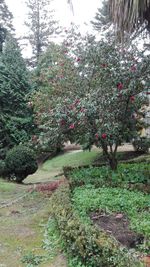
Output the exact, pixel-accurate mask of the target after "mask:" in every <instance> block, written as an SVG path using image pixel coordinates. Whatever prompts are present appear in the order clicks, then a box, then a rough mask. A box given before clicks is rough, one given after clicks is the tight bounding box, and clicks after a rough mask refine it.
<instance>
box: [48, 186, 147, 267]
mask: <svg viewBox="0 0 150 267" xmlns="http://www.w3.org/2000/svg"><path fill="white" fill-rule="evenodd" d="M51 212H52V214H53V216H54V218H55V220H56V222H57V225H58V229H59V231H60V234H61V237H62V240H63V242H64V246H65V249H66V251H67V252H68V253H71V255H72V256H74V257H78V258H79V260H80V261H81V262H82V263H83V264H84V266H86V267H125V266H126V267H140V266H143V264H142V263H141V262H139V260H138V259H137V258H136V257H135V256H134V255H131V254H130V253H129V251H128V250H127V249H125V248H123V247H121V246H120V245H119V243H118V242H117V241H116V240H115V239H113V237H110V236H108V235H107V234H106V233H105V232H104V231H100V230H99V229H98V228H97V227H96V226H94V225H92V224H91V225H89V224H84V223H83V222H81V220H80V218H79V216H78V215H77V213H76V212H75V211H74V210H73V207H72V204H71V192H70V189H69V186H68V185H63V186H60V187H59V189H57V190H56V192H55V193H54V194H53V196H52V205H51Z"/></svg>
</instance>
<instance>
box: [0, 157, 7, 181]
mask: <svg viewBox="0 0 150 267" xmlns="http://www.w3.org/2000/svg"><path fill="white" fill-rule="evenodd" d="M5 175H6V165H5V161H4V160H0V176H1V177H4V176H5Z"/></svg>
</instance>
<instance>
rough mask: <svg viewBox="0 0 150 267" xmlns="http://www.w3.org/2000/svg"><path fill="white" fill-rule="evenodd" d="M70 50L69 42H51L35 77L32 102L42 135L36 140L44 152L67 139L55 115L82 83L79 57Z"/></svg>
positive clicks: (41, 59)
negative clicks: (76, 62) (58, 104)
mask: <svg viewBox="0 0 150 267" xmlns="http://www.w3.org/2000/svg"><path fill="white" fill-rule="evenodd" d="M69 49H70V46H69V44H68V43H67V42H64V43H63V44H62V45H56V44H54V43H51V44H50V46H49V48H48V49H47V51H46V52H45V54H44V55H43V56H42V57H41V58H40V60H39V64H38V66H37V68H36V70H35V71H34V73H33V77H32V80H33V83H34V87H35V91H34V94H33V97H32V100H31V102H30V103H31V105H33V106H34V111H35V113H36V117H35V121H36V124H37V125H38V128H39V134H38V133H37V135H38V136H39V138H38V137H35V138H34V142H35V143H36V145H37V146H39V145H40V146H41V147H42V149H43V150H44V151H45V150H48V151H55V150H57V149H59V148H60V147H62V144H63V143H64V141H65V140H66V137H65V136H63V138H62V135H61V134H60V132H59V130H58V126H57V122H56V120H54V119H53V115H52V114H54V113H55V111H54V110H55V107H56V105H57V103H60V102H62V99H65V97H66V96H67V97H68V98H70V99H71V98H75V96H76V95H77V93H78V88H79V86H80V76H79V74H78V71H77V69H76V67H75V65H74V61H75V60H76V59H73V58H72V57H70V56H69ZM52 136H53V138H52ZM37 138H38V141H39V143H38V142H37Z"/></svg>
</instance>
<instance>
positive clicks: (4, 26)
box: [0, 0, 14, 52]
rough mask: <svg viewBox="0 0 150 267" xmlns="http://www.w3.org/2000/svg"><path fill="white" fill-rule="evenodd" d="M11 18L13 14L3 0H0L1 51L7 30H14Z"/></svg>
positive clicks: (0, 50)
mask: <svg viewBox="0 0 150 267" xmlns="http://www.w3.org/2000/svg"><path fill="white" fill-rule="evenodd" d="M12 19H13V15H12V13H11V12H10V11H9V9H8V6H7V5H6V3H5V0H0V52H2V48H3V43H4V41H5V38H6V35H7V32H12V31H13V30H14V29H13V23H12Z"/></svg>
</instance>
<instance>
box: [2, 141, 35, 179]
mask: <svg viewBox="0 0 150 267" xmlns="http://www.w3.org/2000/svg"><path fill="white" fill-rule="evenodd" d="M5 164H6V168H7V171H8V178H9V179H10V180H15V181H16V182H18V183H21V182H22V181H23V180H24V179H25V178H26V177H27V176H28V175H29V174H32V173H34V172H35V171H36V170H37V168H38V165H37V162H36V157H35V154H34V152H33V150H31V149H30V148H28V147H25V146H23V145H19V146H16V147H14V148H12V149H11V150H9V151H8V153H7V155H6V159H5Z"/></svg>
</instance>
